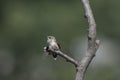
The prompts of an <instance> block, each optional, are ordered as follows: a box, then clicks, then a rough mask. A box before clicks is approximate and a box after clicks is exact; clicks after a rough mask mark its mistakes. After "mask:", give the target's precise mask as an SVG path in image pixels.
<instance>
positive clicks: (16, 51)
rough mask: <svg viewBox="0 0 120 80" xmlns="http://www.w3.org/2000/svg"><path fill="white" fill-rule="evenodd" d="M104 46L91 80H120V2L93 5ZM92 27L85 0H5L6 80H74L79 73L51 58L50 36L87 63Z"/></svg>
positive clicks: (0, 14)
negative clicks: (47, 48) (48, 50)
mask: <svg viewBox="0 0 120 80" xmlns="http://www.w3.org/2000/svg"><path fill="white" fill-rule="evenodd" d="M90 3H91V6H92V9H93V13H94V16H95V19H96V23H97V31H98V38H99V39H100V40H101V46H100V48H99V50H98V52H97V54H96V57H95V58H94V60H93V61H92V64H90V67H89V68H88V71H87V74H86V77H85V80H120V77H119V75H120V68H119V67H120V64H119V60H120V58H119V57H120V54H119V53H120V48H119V47H120V46H119V45H120V27H119V26H120V22H119V21H120V10H119V9H120V0H90ZM87 29H88V23H87V20H86V19H85V18H84V10H83V7H82V5H81V2H80V0H0V80H74V78H75V68H74V66H73V65H71V64H70V63H67V62H65V60H64V59H62V58H61V57H58V59H57V61H54V60H53V58H52V56H46V55H45V54H44V52H43V47H44V46H46V36H48V35H53V36H55V37H56V38H57V41H58V42H59V43H60V44H61V46H62V51H63V52H65V53H67V55H70V56H71V57H73V58H75V59H81V57H82V55H83V54H84V53H85V50H86V47H87V36H86V35H87Z"/></svg>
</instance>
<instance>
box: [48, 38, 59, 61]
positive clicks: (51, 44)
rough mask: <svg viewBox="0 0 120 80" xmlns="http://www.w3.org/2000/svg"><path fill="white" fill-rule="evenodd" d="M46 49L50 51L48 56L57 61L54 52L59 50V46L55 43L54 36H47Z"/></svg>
mask: <svg viewBox="0 0 120 80" xmlns="http://www.w3.org/2000/svg"><path fill="white" fill-rule="evenodd" d="M47 49H48V50H52V52H49V53H48V54H49V55H51V54H52V56H53V58H54V60H57V54H56V53H55V52H54V51H57V50H60V45H59V44H58V43H57V41H56V38H55V37H54V36H47Z"/></svg>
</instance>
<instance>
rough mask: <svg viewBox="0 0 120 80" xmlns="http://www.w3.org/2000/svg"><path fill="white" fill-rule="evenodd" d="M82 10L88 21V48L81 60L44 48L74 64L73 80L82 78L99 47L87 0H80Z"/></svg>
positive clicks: (94, 23) (81, 79)
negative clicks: (74, 73)
mask: <svg viewBox="0 0 120 80" xmlns="http://www.w3.org/2000/svg"><path fill="white" fill-rule="evenodd" d="M81 2H82V5H83V8H84V12H85V18H86V19H87V21H88V24H89V26H88V34H87V35H88V48H87V50H86V53H85V56H84V57H83V59H82V60H78V61H77V60H75V59H73V58H71V57H69V56H68V55H66V54H65V53H63V52H62V51H60V50H57V51H53V50H49V49H48V50H46V52H52V53H56V54H58V55H59V56H61V57H62V58H64V59H65V60H66V61H68V62H70V63H72V64H74V65H75V66H76V78H75V80H84V76H85V73H86V70H87V68H88V66H89V64H90V63H91V61H92V59H93V58H94V56H95V54H96V51H97V50H98V48H99V45H100V40H96V22H95V19H94V16H93V13H92V9H91V7H90V4H89V0H81Z"/></svg>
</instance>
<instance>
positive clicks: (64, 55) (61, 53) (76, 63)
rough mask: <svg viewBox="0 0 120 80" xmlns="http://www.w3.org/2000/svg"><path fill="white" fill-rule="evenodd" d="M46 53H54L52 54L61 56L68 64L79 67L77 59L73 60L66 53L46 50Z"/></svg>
mask: <svg viewBox="0 0 120 80" xmlns="http://www.w3.org/2000/svg"><path fill="white" fill-rule="evenodd" d="M45 51H46V52H49V53H52V54H53V53H55V54H57V55H59V56H61V57H62V58H64V59H65V60H66V61H67V62H70V63H72V64H74V65H75V66H76V67H77V66H78V62H77V61H76V60H75V59H73V58H71V57H70V56H68V55H66V54H65V53H63V52H62V51H60V50H56V51H53V50H50V49H46V48H45Z"/></svg>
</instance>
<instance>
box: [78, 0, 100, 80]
mask: <svg viewBox="0 0 120 80" xmlns="http://www.w3.org/2000/svg"><path fill="white" fill-rule="evenodd" d="M81 2H82V4H83V8H84V11H85V16H86V18H87V20H88V23H89V29H88V48H87V51H86V53H85V56H84V57H83V59H82V60H81V61H79V65H78V67H77V73H76V80H83V79H84V76H85V72H86V70H87V67H88V66H89V64H90V62H91V61H92V59H93V57H94V56H95V53H96V51H97V49H98V47H99V43H100V41H99V40H96V22H95V19H94V16H93V13H92V10H91V7H90V4H89V0H81Z"/></svg>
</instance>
